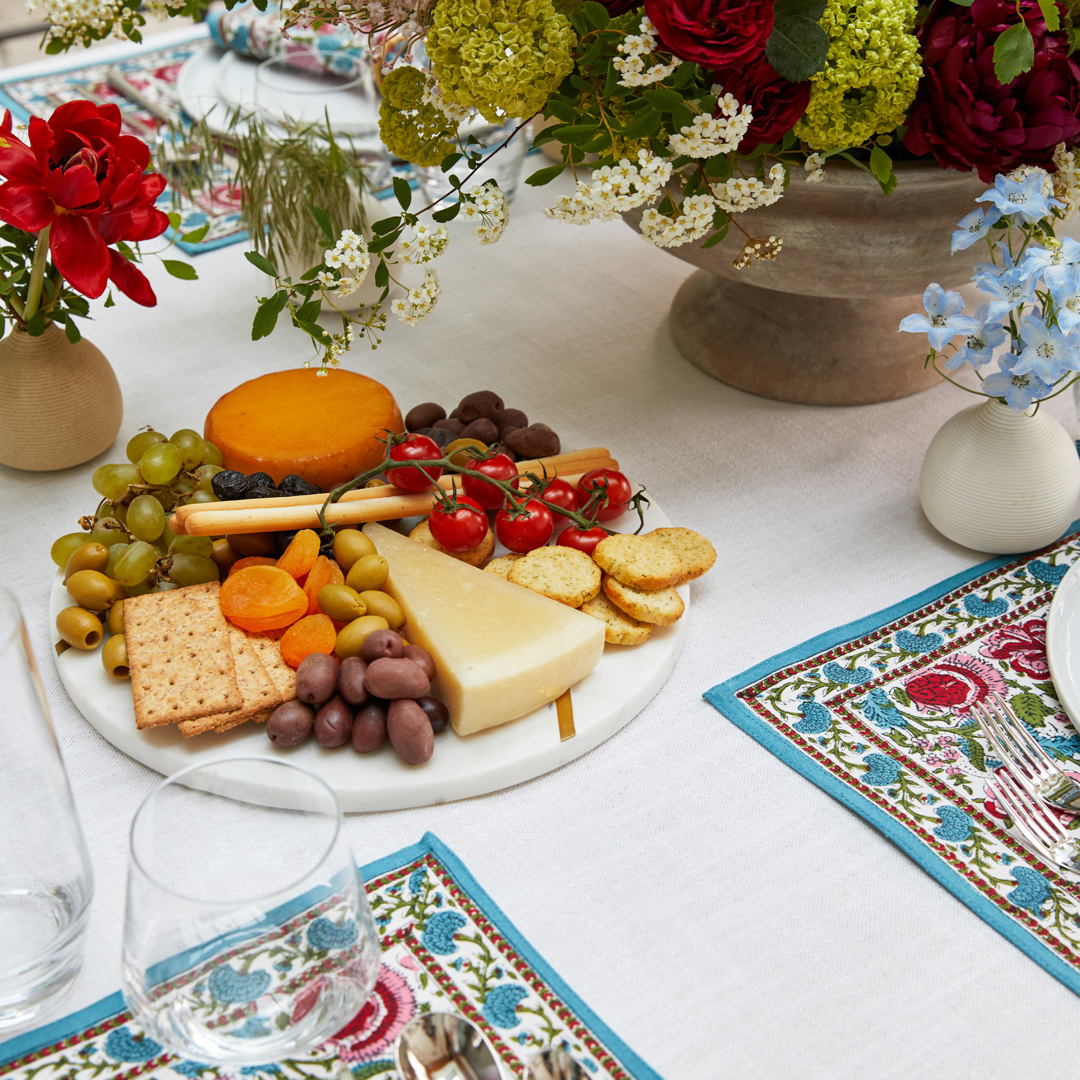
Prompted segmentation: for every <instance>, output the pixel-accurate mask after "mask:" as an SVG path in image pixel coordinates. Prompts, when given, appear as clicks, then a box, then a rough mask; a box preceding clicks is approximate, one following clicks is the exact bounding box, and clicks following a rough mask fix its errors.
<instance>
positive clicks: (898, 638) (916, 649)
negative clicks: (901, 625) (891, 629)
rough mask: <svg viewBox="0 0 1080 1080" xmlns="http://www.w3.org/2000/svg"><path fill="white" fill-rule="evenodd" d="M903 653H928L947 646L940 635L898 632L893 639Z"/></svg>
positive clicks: (906, 631) (907, 631) (908, 631)
mask: <svg viewBox="0 0 1080 1080" xmlns="http://www.w3.org/2000/svg"><path fill="white" fill-rule="evenodd" d="M893 640H894V641H895V642H896V647H897V648H898V649H900V650H901V651H902V652H909V653H928V652H933V651H934V650H935V649H938V648H940V647H941V646H942V645H944V644H945V639H944V638H943V637H942V636H941V635H940V634H913V633H912V632H911V631H910V630H897V632H896V635H895V637H894V639H893Z"/></svg>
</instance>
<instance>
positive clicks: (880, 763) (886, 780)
mask: <svg viewBox="0 0 1080 1080" xmlns="http://www.w3.org/2000/svg"><path fill="white" fill-rule="evenodd" d="M863 762H864V763H865V764H866V765H869V766H870V769H869V771H868V772H865V773H863V777H862V779H863V783H864V784H872V785H873V786H874V787H885V785H886V784H895V783H896V781H897V779H898V778H899V776H900V763H899V762H898V761H896V760H895V759H894V758H891V757H889V755H888V754H867V755H866V757H864V758H863Z"/></svg>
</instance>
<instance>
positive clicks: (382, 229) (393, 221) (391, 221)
mask: <svg viewBox="0 0 1080 1080" xmlns="http://www.w3.org/2000/svg"><path fill="white" fill-rule="evenodd" d="M400 227H401V218H399V217H384V218H382V219H381V220H380V221H376V222H375V224H374V225H372V226H371V231H372V232H373V233H374V234H375V235H376V236H383V235H385V234H386V233H391V232H393V231H394V230H395V229H398V228H400Z"/></svg>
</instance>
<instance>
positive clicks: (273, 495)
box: [247, 484, 285, 499]
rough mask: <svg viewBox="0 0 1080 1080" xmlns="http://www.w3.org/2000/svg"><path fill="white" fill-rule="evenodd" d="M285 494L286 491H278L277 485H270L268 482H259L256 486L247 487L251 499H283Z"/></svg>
mask: <svg viewBox="0 0 1080 1080" xmlns="http://www.w3.org/2000/svg"><path fill="white" fill-rule="evenodd" d="M284 495H285V492H283V491H278V489H277V488H276V487H268V486H267V485H266V484H259V485H257V486H256V487H249V488H248V489H247V497H248V498H249V499H281V498H283V497H284Z"/></svg>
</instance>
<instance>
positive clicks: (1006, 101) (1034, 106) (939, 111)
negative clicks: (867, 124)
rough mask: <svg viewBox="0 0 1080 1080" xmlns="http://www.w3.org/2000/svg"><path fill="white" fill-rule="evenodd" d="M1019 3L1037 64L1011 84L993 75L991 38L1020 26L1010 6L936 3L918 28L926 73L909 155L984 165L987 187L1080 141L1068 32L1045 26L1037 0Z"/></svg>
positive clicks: (1077, 68)
mask: <svg viewBox="0 0 1080 1080" xmlns="http://www.w3.org/2000/svg"><path fill="white" fill-rule="evenodd" d="M1058 7H1059V9H1060V8H1061V5H1060V4H1059V5H1058ZM1020 9H1021V11H1022V13H1023V17H1024V20H1025V21H1026V23H1027V25H1028V29H1029V30H1030V31H1031V34H1032V36H1033V37H1034V39H1035V62H1034V64H1033V65H1032V68H1031V70H1030V71H1027V72H1025V73H1024V74H1023V75H1020V76H1018V77H1017V78H1016V79H1014V80H1013V81H1012V82H1011V83H1009V85H1008V86H1002V85H1001V84H1000V83H999V82H998V81H997V79H996V78H994V42H995V41H997V38H998V35H999V34H1000V33H1001V32H1002V31H1003V30H1005V29H1006V28H1007V27H1009V26H1010V25H1012V24H1013V23H1014V22H1016V8H1015V7H1014V5H1013V4H1011V3H1008V2H1006V0H975V2H974V3H973V4H972V5H971V7H970V8H962V7H957V6H956V5H954V4H950V3H939V4H938V5H937V6H935V8H934V9H933V11H932V12H931V15H930V18H929V19H928V20H927V21H926V22H925V23H924V24H923V25H922V26H920V27H919V29H918V31H917V34H918V38H919V42H920V45H921V49H922V61H923V70H924V76H923V78H922V80H921V82H920V83H919V91H918V94H917V95H916V97H915V102H914V104H913V106H912V111H911V116H910V119H909V120H908V128H907V133H906V134H905V136H904V144H905V146H907V148H908V149H909V150H910V151H911V152H912V153H915V154H920V155H922V154H933V155H934V157H936V158H937V160H938V161H940V162H941V164H942V165H944V166H946V167H949V168H953V169H962V170H964V171H968V170H970V169H977V170H978V172H979V177H980V179H982V180H984V181H985V182H986V183H988V184H989V183H993V180H994V176H995V175H996V174H997V173H1003V172H1009V171H1010V170H1012V169H1014V168H1016V166H1018V165H1039V166H1042V167H1043V168H1049V169H1051V170H1052V169H1053V162H1052V157H1053V152H1054V147H1055V146H1056V145H1057V144H1058V143H1061V142H1063V143H1065V144H1066V145H1067V146H1070V147H1071V146H1075V145H1076V144H1077V143H1078V142H1080V64H1078V63H1077V62H1076V60H1075V59H1071V58H1070V57H1069V56H1068V50H1069V46H1068V41H1067V39H1066V36H1065V31H1064V30H1062V31H1059V32H1058V33H1054V34H1051V33H1049V32H1048V31H1047V29H1046V23H1045V22H1044V21H1043V18H1042V14H1041V13H1040V11H1039V5H1038V2H1037V0H1020ZM1062 10H1063V9H1062Z"/></svg>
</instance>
